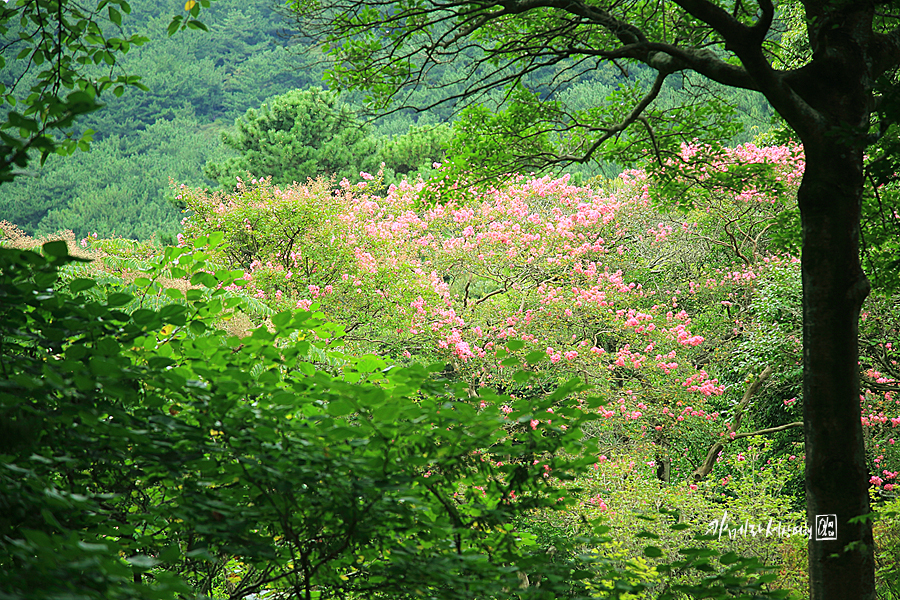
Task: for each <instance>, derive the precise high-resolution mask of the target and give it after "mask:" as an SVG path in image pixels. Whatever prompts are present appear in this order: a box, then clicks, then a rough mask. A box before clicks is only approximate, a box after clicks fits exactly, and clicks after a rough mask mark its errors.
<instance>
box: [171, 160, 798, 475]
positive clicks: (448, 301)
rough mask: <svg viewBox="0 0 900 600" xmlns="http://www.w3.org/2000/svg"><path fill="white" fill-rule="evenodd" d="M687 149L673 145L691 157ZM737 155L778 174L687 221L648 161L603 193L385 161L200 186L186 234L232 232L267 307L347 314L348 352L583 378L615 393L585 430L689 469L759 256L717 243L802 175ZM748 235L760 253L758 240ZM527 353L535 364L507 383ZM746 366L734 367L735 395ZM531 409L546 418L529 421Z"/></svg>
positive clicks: (464, 371) (536, 387)
mask: <svg viewBox="0 0 900 600" xmlns="http://www.w3.org/2000/svg"><path fill="white" fill-rule="evenodd" d="M691 152H692V150H691V149H687V148H686V149H685V151H684V160H690V159H691V158H692V156H695V155H698V154H699V153H698V152H696V151H694V154H693V155H692V154H691ZM739 152H740V155H739V156H735V157H734V160H733V161H732V162H735V161H737V160H744V161H746V160H751V159H753V158H754V157H755V159H756V160H757V164H758V165H761V166H760V169H757V171H760V170H765V171H766V172H769V171H771V172H772V173H775V175H773V177H774V178H780V179H781V181H779V182H778V183H777V185H775V184H773V185H772V186H770V188H767V189H765V190H756V191H753V190H751V191H747V190H744V191H739V192H736V194H737V195H736V196H734V197H732V196H729V197H728V198H729V199H728V201H727V202H726V201H716V197H715V196H714V195H711V194H706V195H704V194H699V193H694V191H691V192H690V193H694V195H695V196H696V199H695V200H694V201H693V205H694V209H693V212H691V213H689V214H688V215H687V218H685V219H682V220H681V221H678V220H676V219H674V218H673V217H672V216H669V215H666V214H664V213H661V212H659V211H658V210H656V209H655V208H654V205H653V203H652V198H651V196H652V192H653V190H652V186H651V184H650V180H649V179H648V177H647V176H646V174H644V173H642V172H639V171H630V172H626V173H625V174H623V175H622V176H621V177H620V178H619V179H617V180H616V181H613V182H609V184H608V185H607V186H606V189H603V188H600V187H578V186H574V185H571V184H570V183H569V181H568V178H567V177H561V178H553V177H550V176H546V177H541V178H535V177H532V178H528V177H524V176H518V177H514V178H512V179H511V180H510V181H509V182H507V183H505V184H503V185H498V186H495V187H490V188H487V189H484V190H480V191H473V190H471V189H469V190H467V191H466V192H465V193H455V191H454V190H453V189H452V188H453V185H448V183H447V181H445V180H437V181H436V182H435V183H425V182H422V181H419V182H417V183H409V182H402V183H401V184H400V185H399V186H390V187H389V188H388V189H387V190H384V188H383V187H382V186H381V183H380V177H379V176H372V175H370V174H367V173H361V174H360V181H359V182H358V183H356V184H352V183H351V182H349V181H347V180H344V181H342V182H341V184H340V185H339V186H338V187H337V188H334V189H332V187H331V186H330V185H329V184H328V182H326V181H323V180H320V181H317V182H311V183H309V184H307V185H295V186H292V187H289V188H279V187H276V186H273V185H271V184H270V183H269V182H266V181H261V182H260V181H257V182H251V183H250V184H249V185H244V184H242V185H241V187H239V189H238V190H237V191H236V192H235V193H234V194H228V195H223V194H218V195H210V194H208V193H205V192H202V191H198V190H191V191H189V192H186V193H184V194H183V201H184V202H185V204H186V205H187V207H188V208H189V209H190V210H191V211H192V213H193V214H191V215H190V216H189V217H188V218H187V219H186V220H185V234H184V236H185V237H184V239H185V241H186V243H187V242H189V241H190V240H191V239H192V238H194V237H196V236H198V235H200V234H202V233H204V232H208V231H211V230H217V231H223V232H224V233H225V240H226V246H225V249H224V251H223V253H222V256H221V258H222V260H224V261H226V262H227V263H228V266H229V267H231V268H235V267H243V268H244V269H246V270H247V278H248V280H249V281H250V289H251V291H252V293H253V294H254V295H255V296H256V297H257V298H259V299H261V300H263V301H265V302H266V303H268V304H269V305H270V306H271V307H272V308H273V309H276V310H278V309H285V308H303V309H307V308H310V307H311V306H312V305H313V304H316V305H318V306H319V307H320V309H321V310H322V311H323V313H324V314H325V315H327V317H328V318H329V319H331V320H333V321H335V322H338V323H341V324H343V325H344V326H345V330H346V332H347V335H346V341H347V342H348V346H349V350H350V351H352V352H355V353H365V352H375V353H377V354H381V355H388V356H391V357H393V358H394V359H395V360H398V361H401V362H402V361H404V360H410V361H411V360H418V361H426V362H427V361H431V360H444V361H446V362H448V363H449V367H448V369H449V371H448V372H452V373H453V376H454V377H455V378H457V379H459V380H461V381H463V382H465V384H466V385H467V386H468V388H469V390H470V394H471V395H472V396H476V395H477V394H478V390H479V389H480V388H481V387H483V386H486V385H490V386H493V387H496V388H499V389H502V390H504V391H506V392H508V393H510V394H511V395H512V397H513V398H514V399H517V401H520V402H523V403H525V404H527V402H528V398H530V397H534V396H537V395H541V394H543V393H545V392H546V391H547V390H549V389H551V388H552V387H553V386H554V384H556V383H558V382H560V381H564V380H567V379H569V378H571V377H578V378H580V379H582V380H583V381H584V382H585V383H588V384H590V385H593V386H596V387H597V388H599V389H600V390H601V391H602V394H603V395H604V397H606V398H607V400H608V403H607V405H606V407H604V408H603V409H602V411H601V413H600V416H601V424H600V425H597V426H595V428H594V434H595V435H598V436H601V437H602V438H603V439H604V440H605V441H606V442H607V443H608V444H610V445H613V446H614V445H617V444H619V443H620V442H621V440H623V439H628V440H632V439H635V440H637V439H643V440H648V441H652V442H654V443H655V444H657V447H658V449H659V457H660V459H661V460H663V461H669V460H670V457H669V454H670V452H669V449H670V448H673V447H681V446H684V445H685V444H686V445H687V446H688V447H689V448H690V452H689V455H688V456H686V457H681V456H680V455H679V456H677V457H674V458H675V460H677V461H681V463H680V466H679V468H680V469H681V472H682V473H686V472H688V471H689V470H690V469H689V466H688V465H689V462H690V461H692V460H693V461H696V460H698V458H699V457H702V455H703V454H704V453H705V452H706V450H707V449H708V446H709V444H710V443H711V440H713V439H714V438H715V437H717V436H720V435H723V432H724V431H725V430H726V427H727V423H726V422H725V421H726V420H724V419H723V418H722V410H723V409H725V410H727V409H728V407H729V406H730V404H731V402H732V400H729V396H728V395H726V388H727V386H728V385H729V383H728V382H727V381H725V380H723V379H722V378H721V375H720V374H719V373H720V372H721V371H722V369H721V368H720V366H719V365H717V364H715V362H713V360H712V359H713V358H715V357H717V356H720V355H721V354H722V353H723V352H724V351H725V350H727V348H728V347H729V344H730V343H731V340H732V339H734V338H735V337H737V336H738V331H739V329H740V323H741V318H742V312H743V311H745V310H746V307H747V305H748V302H749V298H752V296H753V290H754V289H755V286H756V282H757V280H758V278H759V277H760V276H761V273H763V272H765V271H766V270H767V269H768V268H769V266H768V263H766V262H764V261H762V260H759V261H756V260H753V261H749V263H748V261H746V260H742V258H741V257H744V258H746V256H747V255H748V253H747V251H746V249H745V246H744V245H742V244H743V242H741V243H739V244H737V245H735V246H733V247H731V250H732V253H731V255H727V254H726V255H723V253H722V251H721V249H722V248H723V247H724V246H723V244H724V245H725V246H728V245H729V244H731V239H732V238H733V235H732V233H733V231H735V230H736V229H733V228H740V227H742V226H743V224H744V221H745V220H746V218H750V217H747V215H749V214H751V213H752V218H753V219H755V221H754V223H756V222H759V223H763V222H764V221H765V218H764V217H765V215H769V217H770V218H774V215H776V214H777V212H778V210H780V207H781V205H782V204H785V203H786V202H788V201H784V202H781V203H780V204H779V203H774V202H769V201H768V200H769V199H771V198H774V197H776V196H777V193H778V192H781V191H783V190H785V189H787V188H788V187H789V186H790V185H793V184H794V182H795V181H796V180H797V174H798V172H799V171H801V170H802V161H799V160H798V158H797V155H796V153H795V152H794V151H793V150H789V149H782V150H781V151H775V150H771V149H756V148H753V147H746V148H744V149H741V150H740V151H739ZM698 169H699V170H700V171H699V172H702V173H707V174H708V175H704V176H703V177H706V178H707V179H706V180H704V179H703V177H701V176H697V177H695V179H699V180H701V181H704V182H705V183H704V185H705V186H706V187H705V188H703V189H707V190H709V189H714V188H715V189H719V192H718V193H721V194H724V193H725V192H727V191H729V190H730V191H731V192H734V191H735V189H734V184H733V180H734V177H733V176H732V179H730V180H728V181H731V182H732V183H731V184H730V185H731V187H728V186H726V185H725V183H723V182H724V181H725V180H724V179H723V177H720V176H718V175H717V172H716V171H715V170H710V169H709V168H708V167H703V166H698ZM732 175H733V174H732ZM747 181H749V179H748V180H747ZM745 183H746V181H745ZM716 186H718V188H716ZM689 189H690V190H693V188H689ZM425 197H427V198H428V199H429V200H428V202H423V201H422V198H425ZM764 200H765V201H764ZM701 201H703V202H707V208H706V209H705V210H704V209H703V205H702V202H701ZM776 204H777V206H775V205H776ZM726 205H727V206H729V207H730V208H728V210H731V211H732V212H735V211H736V214H737V217H735V219H734V220H733V223H732V224H731V225H730V226H729V225H728V224H727V223H726V224H725V225H722V222H723V221H722V218H720V217H716V213H715V210H719V208H720V207H724V206H726ZM773 206H775V208H772V207H773ZM741 207H745V208H746V207H752V211H749V212H748V211H746V210H745V212H744V213H740V210H741ZM714 209H715V210H714ZM721 210H725V208H722V209H721ZM767 210H768V211H769V212H766V211H767ZM694 217H696V219H694ZM742 219H744V220H742ZM729 227H733V228H732V229H730V228H729ZM754 231H755V230H754ZM754 235H755V237H754V243H755V244H756V245H755V246H754V249H753V252H755V253H756V254H759V253H761V252H762V251H763V250H764V249H765V245H764V244H763V242H764V239H763V237H760V236H759V234H758V233H757V234H754ZM745 241H746V240H745ZM756 254H753V256H756ZM732 260H737V261H738V262H737V263H734V262H731V261H732ZM523 360H526V361H527V362H528V363H529V364H530V365H531V366H530V368H531V370H532V372H533V373H534V375H535V376H534V377H532V378H531V379H530V380H528V381H524V380H521V378H520V380H513V379H512V378H511V377H510V375H511V374H512V372H513V371H514V370H515V369H513V368H512V367H513V366H514V365H517V364H520V363H521V362H522V361H523ZM753 369H756V367H755V366H754V367H753ZM753 369H749V370H745V371H743V372H741V373H740V374H738V375H735V374H733V373H731V374H730V375H731V384H732V385H735V386H737V387H735V390H736V393H737V394H738V395H739V394H740V393H741V391H742V389H741V388H742V387H743V380H744V378H746V377H747V376H748V374H752V373H753V372H758V370H759V369H756V370H755V371H754V370H753ZM542 421H547V422H548V423H549V422H551V421H552V415H547V417H546V419H541V418H537V417H536V418H534V419H530V420H529V422H528V423H527V424H526V425H527V426H529V427H531V428H537V427H540V426H541V423H542Z"/></svg>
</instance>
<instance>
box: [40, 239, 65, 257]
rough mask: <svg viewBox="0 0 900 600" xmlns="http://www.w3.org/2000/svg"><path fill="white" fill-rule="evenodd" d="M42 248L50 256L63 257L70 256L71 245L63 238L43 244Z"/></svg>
mask: <svg viewBox="0 0 900 600" xmlns="http://www.w3.org/2000/svg"><path fill="white" fill-rule="evenodd" d="M41 249H42V250H43V251H44V254H45V255H47V256H50V257H55V258H62V257H66V256H69V246H68V245H66V243H65V242H63V241H61V240H57V241H55V242H47V243H46V244H44V245H43V246H41Z"/></svg>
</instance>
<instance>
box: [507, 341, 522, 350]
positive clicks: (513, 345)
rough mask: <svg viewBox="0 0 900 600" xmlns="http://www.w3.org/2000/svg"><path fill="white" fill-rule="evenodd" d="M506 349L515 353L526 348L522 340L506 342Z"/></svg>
mask: <svg viewBox="0 0 900 600" xmlns="http://www.w3.org/2000/svg"><path fill="white" fill-rule="evenodd" d="M506 347H507V348H509V349H510V350H511V351H513V352H515V351H516V350H521V349H522V348H524V347H525V342H523V341H522V340H509V341H508V342H506Z"/></svg>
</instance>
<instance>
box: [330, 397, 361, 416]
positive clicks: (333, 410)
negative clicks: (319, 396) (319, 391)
mask: <svg viewBox="0 0 900 600" xmlns="http://www.w3.org/2000/svg"><path fill="white" fill-rule="evenodd" d="M327 410H328V414H330V415H334V416H335V417H343V416H345V415H349V414H350V413H353V412H355V411H356V407H355V406H353V404H352V403H351V402H350V401H349V400H346V399H344V398H338V399H336V400H332V401H331V402H329V403H328V408H327Z"/></svg>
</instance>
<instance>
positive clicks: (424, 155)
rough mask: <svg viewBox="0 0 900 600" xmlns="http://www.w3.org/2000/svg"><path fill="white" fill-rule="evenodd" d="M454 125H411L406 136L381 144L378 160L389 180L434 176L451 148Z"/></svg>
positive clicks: (397, 136) (394, 137) (386, 140)
mask: <svg viewBox="0 0 900 600" xmlns="http://www.w3.org/2000/svg"><path fill="white" fill-rule="evenodd" d="M450 139H451V130H450V126H449V125H446V124H442V125H434V126H429V125H422V126H415V125H413V126H411V127H410V128H409V130H408V131H407V132H406V133H403V134H400V135H395V136H391V137H390V138H388V139H385V140H383V141H381V147H380V148H379V150H378V158H379V159H380V162H381V163H383V164H384V165H385V171H387V173H386V174H385V177H386V178H388V177H389V176H390V175H391V174H393V175H394V179H395V180H396V179H399V178H401V177H403V176H406V177H407V178H408V179H414V178H415V176H416V175H422V176H423V178H424V177H425V176H427V175H430V174H431V171H432V168H433V165H434V163H442V162H443V161H444V157H445V155H446V153H447V149H448V147H449V146H450Z"/></svg>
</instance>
